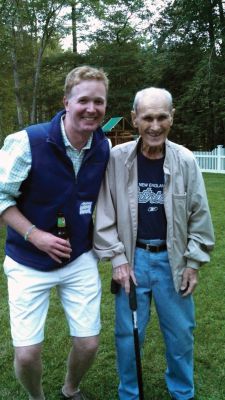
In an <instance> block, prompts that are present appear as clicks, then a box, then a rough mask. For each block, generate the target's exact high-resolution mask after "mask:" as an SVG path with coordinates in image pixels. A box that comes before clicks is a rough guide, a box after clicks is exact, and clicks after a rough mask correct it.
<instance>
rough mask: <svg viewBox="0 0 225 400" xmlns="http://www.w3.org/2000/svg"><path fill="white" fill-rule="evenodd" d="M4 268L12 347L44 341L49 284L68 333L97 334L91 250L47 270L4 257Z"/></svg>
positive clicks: (97, 292) (98, 292)
mask: <svg viewBox="0 0 225 400" xmlns="http://www.w3.org/2000/svg"><path fill="white" fill-rule="evenodd" d="M4 271H5V274H6V275H7V278H8V293H9V307H10V324H11V334H12V339H13V344H14V346H15V347H20V346H30V345H33V344H37V343H41V342H42V341H43V340H44V326H45V320H46V317H47V313H48V307H49V296H50V290H51V288H52V287H56V288H57V292H58V295H59V297H60V299H61V303H62V306H63V309H64V312H65V315H66V319H67V322H68V325H69V329H70V335H71V336H76V337H89V336H95V335H98V334H99V331H100V328H101V324H100V301H101V281H100V277H99V272H98V267H97V258H96V256H95V255H94V253H93V251H89V252H87V253H84V254H82V255H81V256H80V257H78V258H77V259H76V260H74V261H72V262H71V263H70V264H68V265H67V266H66V267H63V268H59V269H57V270H55V271H51V272H42V271H37V270H34V269H32V268H28V267H26V266H24V265H21V264H19V263H17V262H16V261H14V260H12V259H11V258H10V257H8V256H6V258H5V261H4Z"/></svg>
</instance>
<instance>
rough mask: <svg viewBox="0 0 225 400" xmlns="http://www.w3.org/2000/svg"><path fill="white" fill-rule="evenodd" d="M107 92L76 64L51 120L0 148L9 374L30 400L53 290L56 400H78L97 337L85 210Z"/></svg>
mask: <svg viewBox="0 0 225 400" xmlns="http://www.w3.org/2000/svg"><path fill="white" fill-rule="evenodd" d="M107 90H108V79H107V77H106V75H105V73H104V72H103V71H102V70H98V69H95V68H92V67H89V66H83V67H78V68H75V69H74V70H72V71H71V72H70V73H69V74H68V75H67V77H66V81H65V96H64V106H65V110H63V111H61V112H59V113H58V114H57V115H56V116H55V117H54V118H53V119H52V120H51V121H50V122H47V123H43V124H38V125H34V126H30V127H28V128H27V129H26V130H23V131H21V132H18V133H15V134H12V135H9V136H8V137H7V138H6V140H5V143H4V146H3V148H2V149H1V152H0V171H1V179H0V214H1V218H2V220H3V222H4V223H5V224H7V225H8V235H7V240H6V258H5V261H4V270H5V273H6V275H7V278H8V290H9V304H10V320H11V333H12V338H13V344H14V348H15V372H16V376H17V378H18V379H19V381H20V382H21V384H22V385H23V386H24V388H25V389H26V391H27V393H28V395H29V400H44V399H45V396H44V392H43V388H42V382H41V378H42V362H41V349H42V342H43V339H44V325H45V320H46V316H47V311H48V302H49V294H50V289H51V288H52V287H54V286H57V290H58V293H59V296H60V298H61V302H62V305H63V308H64V311H65V314H66V318H67V321H68V324H69V328H70V334H71V336H72V348H71V351H70V354H69V357H68V370H67V374H66V377H65V382H64V385H63V387H62V393H61V398H64V399H67V398H68V399H73V400H84V399H86V397H85V396H84V395H83V394H82V393H81V391H80V390H79V383H80V381H81V379H82V377H83V375H84V374H85V373H86V371H87V370H88V369H89V367H90V366H91V364H92V362H93V360H94V356H95V354H96V351H97V348H98V335H99V331H100V314H99V306H100V298H101V283H100V279H99V274H98V269H97V261H96V256H95V255H94V254H93V251H92V230H93V224H92V212H93V209H94V206H95V202H96V199H97V196H98V192H99V188H100V184H101V181H102V178H103V175H104V172H105V169H106V165H107V162H108V157H109V145H108V140H107V139H106V138H105V135H104V133H103V132H102V130H101V128H99V125H100V124H101V121H102V119H103V117H104V115H105V109H106V101H107ZM58 212H61V213H63V215H64V217H65V220H66V224H67V228H68V232H69V240H68V241H67V240H64V239H61V238H58V237H57V235H56V232H57V231H56V221H57V213H58ZM62 258H63V259H64V260H66V261H65V262H64V263H62Z"/></svg>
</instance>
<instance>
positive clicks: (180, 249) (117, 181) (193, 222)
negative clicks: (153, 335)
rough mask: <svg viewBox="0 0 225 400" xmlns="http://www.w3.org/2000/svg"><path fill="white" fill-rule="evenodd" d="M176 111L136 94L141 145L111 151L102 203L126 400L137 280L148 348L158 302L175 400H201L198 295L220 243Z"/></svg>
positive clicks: (161, 94)
mask: <svg viewBox="0 0 225 400" xmlns="http://www.w3.org/2000/svg"><path fill="white" fill-rule="evenodd" d="M174 111H175V110H174V109H173V106H172V97H171V95H170V93H169V92H168V91H166V90H164V89H157V88H148V89H144V90H142V91H140V92H138V93H137V95H136V97H135V101H134V110H133V111H132V120H133V125H134V127H135V128H137V130H138V132H139V134H140V138H139V139H138V140H137V142H129V143H125V144H123V145H119V146H116V147H115V148H113V149H112V152H111V157H110V162H109V164H108V167H107V173H106V177H105V180H104V182H103V184H102V188H101V191H100V194H99V198H98V204H97V214H96V220H95V224H96V225H95V229H96V231H95V235H94V243H95V251H96V253H97V255H98V256H99V257H100V258H110V259H111V261H112V264H113V279H114V280H115V281H116V282H117V283H119V284H120V286H121V289H120V291H119V293H118V294H117V295H116V328H115V335H116V348H117V360H118V370H119V377H120V385H119V398H120V400H138V399H139V393H138V385H137V375H136V365H135V353H134V344H133V327H132V317H131V311H130V310H129V303H128V296H127V294H128V293H129V291H130V283H129V280H130V277H132V279H133V281H134V282H135V283H136V284H137V287H136V293H137V304H138V309H137V313H138V327H139V335H140V343H141V346H143V342H144V336H145V331H146V327H147V324H148V322H149V317H150V305H151V298H152V297H153V299H154V302H155V305H156V310H157V313H158V317H159V322H160V327H161V331H162V334H163V337H164V341H165V346H166V362H167V369H166V374H165V377H166V384H167V387H168V391H169V393H170V395H171V397H172V398H173V399H174V400H191V399H193V398H194V382H193V329H194V326H195V319H194V304H193V299H192V293H193V291H194V289H195V286H196V284H197V274H198V268H199V267H200V265H201V264H203V263H205V262H207V261H209V252H210V251H211V250H212V248H213V245H214V235H213V228H212V222H211V217H210V213H209V208H208V203H207V198H206V192H205V187H204V182H203V179H202V175H201V172H200V170H199V168H198V166H197V163H196V161H195V159H194V156H193V154H192V153H191V152H190V151H189V150H187V149H185V148H184V147H182V146H180V145H177V144H175V143H172V142H171V141H169V140H168V139H167V136H168V134H169V131H170V128H171V126H172V124H173V115H174ZM150 362H151V360H150Z"/></svg>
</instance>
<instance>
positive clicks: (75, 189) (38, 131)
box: [6, 111, 109, 271]
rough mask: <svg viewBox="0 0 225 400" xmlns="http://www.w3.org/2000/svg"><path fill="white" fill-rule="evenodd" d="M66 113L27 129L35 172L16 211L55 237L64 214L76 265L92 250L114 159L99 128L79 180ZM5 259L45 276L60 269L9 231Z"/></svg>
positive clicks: (29, 179)
mask: <svg viewBox="0 0 225 400" xmlns="http://www.w3.org/2000/svg"><path fill="white" fill-rule="evenodd" d="M64 112H65V111H62V112H60V113H58V114H57V115H56V116H55V117H54V118H53V119H52V121H51V122H47V123H43V124H38V125H33V126H30V127H28V128H27V129H26V131H27V133H28V137H29V141H30V147H31V154H32V166H31V170H30V173H29V175H28V177H27V179H26V180H25V181H24V182H23V183H22V185H21V189H20V190H21V193H22V194H21V196H20V197H19V198H18V200H17V206H18V208H19V210H20V211H21V212H22V214H24V215H25V216H26V217H27V218H28V219H29V220H30V221H31V223H32V224H35V225H36V226H37V227H38V228H39V229H42V230H44V231H47V232H51V233H53V234H56V220H57V213H58V212H63V214H64V215H65V219H66V223H67V226H68V230H69V238H70V243H71V247H72V254H71V259H70V261H72V260H74V259H75V258H77V257H79V256H80V255H81V254H82V253H84V252H86V251H88V250H90V249H91V248H92V233H93V221H92V213H93V210H94V206H95V203H96V200H97V196H98V192H99V189H100V185H101V181H102V178H103V175H104V172H105V169H106V166H107V162H108V158H109V144H108V140H107V138H106V137H105V135H104V133H103V132H102V130H101V129H100V128H99V129H98V130H97V131H95V132H94V134H93V141H92V146H91V148H90V150H86V152H85V156H84V159H83V162H82V165H81V168H80V170H79V172H78V175H77V177H76V176H75V173H74V169H73V164H72V161H71V160H70V158H69V157H68V156H67V154H66V149H65V146H64V143H63V139H62V134H61V129H60V121H61V116H62V115H63V114H64ZM6 254H7V255H8V256H10V257H11V258H12V259H14V260H15V261H17V262H19V263H21V264H24V265H26V266H28V267H31V268H34V269H38V270H42V271H50V270H53V269H55V268H58V267H59V264H58V263H56V262H55V261H54V260H52V259H51V258H50V257H49V256H48V255H47V254H46V253H44V252H42V251H40V250H38V249H37V248H36V247H35V246H33V245H32V244H31V243H29V242H27V241H25V240H24V238H23V237H22V236H21V235H19V234H18V233H17V232H16V231H15V230H13V229H11V228H10V227H8V235H7V241H6Z"/></svg>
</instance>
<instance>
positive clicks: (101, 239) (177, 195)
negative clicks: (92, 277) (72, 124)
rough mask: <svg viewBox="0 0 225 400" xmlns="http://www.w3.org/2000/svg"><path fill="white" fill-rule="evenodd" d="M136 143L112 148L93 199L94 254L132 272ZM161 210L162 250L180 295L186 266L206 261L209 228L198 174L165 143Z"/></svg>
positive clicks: (188, 157) (187, 157)
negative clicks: (164, 225) (164, 232)
mask: <svg viewBox="0 0 225 400" xmlns="http://www.w3.org/2000/svg"><path fill="white" fill-rule="evenodd" d="M138 142H139V141H132V142H128V143H124V144H122V145H118V146H115V147H114V148H113V149H112V150H111V156H110V161H109V164H108V167H107V171H106V175H105V179H104V181H103V183H102V186H101V190H100V193H99V197H98V202H97V208H96V219H95V231H94V250H95V252H96V254H97V256H98V257H99V258H100V259H111V261H112V265H113V267H117V266H119V265H122V264H125V263H129V265H130V266H131V267H132V268H133V264H134V251H135V244H136V239H137V224H138V174H137V157H136V155H137V147H138ZM163 168H164V174H165V185H164V207H165V213H166V219H167V250H168V257H169V262H170V266H171V270H172V275H173V281H174V287H175V289H176V291H179V289H180V285H181V279H182V274H183V271H184V268H185V267H191V268H194V269H197V268H199V266H200V265H201V264H203V263H206V262H208V261H210V256H209V252H210V251H211V250H212V249H213V246H214V233H213V226H212V221H211V216H210V211H209V207H208V201H207V197H206V191H205V185H204V181H203V178H202V174H201V172H200V169H199V167H198V165H197V162H196V160H195V158H194V156H193V153H192V152H191V151H189V150H188V149H186V148H185V147H183V146H181V145H178V144H176V143H173V142H171V141H169V140H166V155H165V161H164V167H163Z"/></svg>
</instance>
